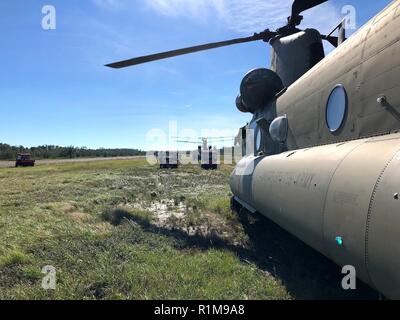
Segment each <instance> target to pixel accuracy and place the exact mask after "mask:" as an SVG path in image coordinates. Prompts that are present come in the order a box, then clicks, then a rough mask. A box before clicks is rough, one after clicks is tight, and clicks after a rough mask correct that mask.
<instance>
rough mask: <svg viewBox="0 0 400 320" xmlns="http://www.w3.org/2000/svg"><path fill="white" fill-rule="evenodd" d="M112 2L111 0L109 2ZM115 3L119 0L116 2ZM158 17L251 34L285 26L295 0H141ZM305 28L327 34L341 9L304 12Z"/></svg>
mask: <svg viewBox="0 0 400 320" xmlns="http://www.w3.org/2000/svg"><path fill="white" fill-rule="evenodd" d="M108 1H110V0H108ZM113 1H116V0H113ZM141 1H143V2H144V3H145V5H146V6H147V7H149V8H150V9H152V10H153V11H154V12H156V13H157V14H159V15H163V16H167V17H171V18H187V19H191V20H195V21H196V20H198V21H204V20H205V19H207V20H208V22H210V23H212V22H213V21H214V20H213V18H217V19H218V22H220V23H223V24H224V25H225V26H226V28H227V29H229V30H231V31H234V32H238V33H243V34H249V33H250V34H251V33H253V32H257V31H262V30H264V29H266V28H270V29H276V28H278V27H281V26H283V25H284V24H285V22H286V19H287V17H288V16H289V15H290V12H291V5H292V3H293V1H292V0H268V1H267V0H141ZM304 16H305V21H304V24H303V25H302V26H307V27H315V28H319V29H322V31H324V32H326V31H328V30H329V29H330V28H332V27H334V26H335V25H336V24H337V22H339V20H340V10H338V9H337V8H335V6H334V5H332V4H331V3H329V2H328V3H325V4H322V5H320V6H318V7H316V8H314V9H311V10H309V11H307V12H305V13H304Z"/></svg>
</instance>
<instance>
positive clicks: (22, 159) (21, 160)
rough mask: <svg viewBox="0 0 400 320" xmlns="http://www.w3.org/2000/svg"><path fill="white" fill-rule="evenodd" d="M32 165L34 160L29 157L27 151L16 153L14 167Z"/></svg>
mask: <svg viewBox="0 0 400 320" xmlns="http://www.w3.org/2000/svg"><path fill="white" fill-rule="evenodd" d="M34 165H35V160H32V159H31V155H30V154H29V153H19V154H18V155H17V160H16V161H15V167H33V166H34Z"/></svg>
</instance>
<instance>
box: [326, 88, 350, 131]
mask: <svg viewBox="0 0 400 320" xmlns="http://www.w3.org/2000/svg"><path fill="white" fill-rule="evenodd" d="M346 113H347V93H346V89H345V88H344V87H343V86H342V85H337V86H336V87H335V88H334V89H333V90H332V92H331V94H330V96H329V98H328V103H327V105H326V124H327V126H328V128H329V130H330V131H331V132H332V133H335V132H337V131H338V130H339V129H340V128H341V127H342V126H343V123H344V120H345V118H346Z"/></svg>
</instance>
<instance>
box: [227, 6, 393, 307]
mask: <svg viewBox="0 0 400 320" xmlns="http://www.w3.org/2000/svg"><path fill="white" fill-rule="evenodd" d="M278 74H279V72H278ZM278 117H285V118H286V120H287V121H286V122H285V124H286V128H284V129H286V137H285V140H284V141H276V139H275V140H274V137H272V136H271V133H270V129H271V128H270V127H271V126H272V124H271V122H272V123H273V120H274V119H275V118H278ZM249 128H252V129H254V130H255V131H256V133H255V136H256V137H257V136H258V134H260V137H261V139H260V141H261V143H260V142H257V141H255V143H254V145H255V150H254V152H253V154H248V155H247V156H246V157H245V158H244V159H243V160H242V161H241V162H239V163H238V166H237V167H236V168H235V171H234V172H233V174H232V176H231V182H230V185H231V189H232V192H233V194H234V196H235V198H234V199H235V200H236V201H237V202H239V203H240V204H242V205H244V206H245V207H246V208H248V209H250V210H251V211H258V212H260V213H262V214H263V215H265V216H267V217H268V218H270V219H271V220H273V221H274V222H276V223H278V224H279V225H280V226H282V227H283V228H285V229H286V230H288V231H289V232H291V233H292V234H294V235H295V236H297V237H298V238H300V239H301V240H303V241H304V242H306V243H307V244H309V245H310V246H312V247H314V248H315V249H317V250H318V251H320V252H321V253H323V254H324V255H326V256H327V257H329V258H331V259H332V260H333V261H334V262H336V263H337V264H339V265H342V266H344V265H352V266H354V267H355V268H356V270H357V276H358V277H359V278H360V279H362V280H363V281H364V282H366V283H368V284H369V285H371V286H372V287H374V288H375V289H377V290H378V291H380V292H382V293H383V294H384V295H385V296H387V297H389V298H395V299H399V298H400V247H399V243H400V232H399V231H400V230H399V228H400V200H399V193H400V183H399V181H400V170H399V169H400V134H399V133H397V132H398V130H400V1H394V2H392V3H391V4H390V5H389V6H388V7H387V8H386V9H385V10H383V11H382V12H381V13H379V14H378V15H377V16H376V17H374V18H373V19H372V20H371V21H370V22H368V23H367V24H366V25H364V26H363V27H362V28H361V29H360V30H359V31H358V32H357V33H356V34H354V35H353V36H352V37H351V38H350V39H348V40H347V41H345V42H344V43H343V44H341V45H340V46H339V47H338V48H337V49H335V50H334V51H333V52H332V53H331V54H329V55H328V56H327V57H326V58H324V59H322V60H321V61H320V62H319V63H317V64H316V65H315V66H314V67H312V68H311V69H310V70H309V71H308V72H306V73H305V74H304V75H302V76H301V77H300V78H299V79H297V80H296V81H295V82H294V83H292V84H290V85H289V86H288V87H287V88H286V90H285V91H284V92H281V93H279V94H278V95H277V96H276V98H275V99H273V100H271V101H269V102H268V104H267V105H265V106H264V107H263V108H260V109H259V110H257V111H255V112H254V115H253V119H252V121H251V123H250V124H249ZM256 139H257V138H256ZM338 239H340V241H339V240H338Z"/></svg>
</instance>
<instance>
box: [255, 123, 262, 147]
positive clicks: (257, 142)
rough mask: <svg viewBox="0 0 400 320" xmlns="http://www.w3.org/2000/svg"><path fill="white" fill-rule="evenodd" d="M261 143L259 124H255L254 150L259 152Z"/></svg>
mask: <svg viewBox="0 0 400 320" xmlns="http://www.w3.org/2000/svg"><path fill="white" fill-rule="evenodd" d="M261 143H262V133H261V128H260V127H259V126H257V129H256V151H257V152H260V151H261V147H262V145H261Z"/></svg>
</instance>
